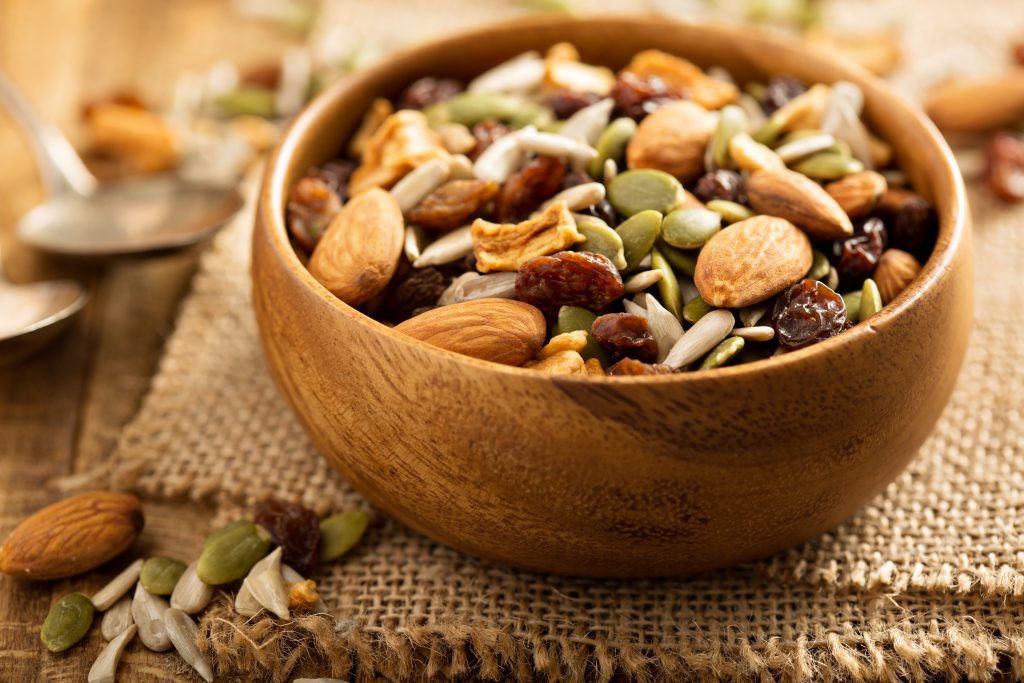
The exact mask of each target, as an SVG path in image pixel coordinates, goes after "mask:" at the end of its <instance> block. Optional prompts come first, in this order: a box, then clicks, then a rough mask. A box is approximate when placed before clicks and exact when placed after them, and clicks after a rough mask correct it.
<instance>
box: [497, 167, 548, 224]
mask: <svg viewBox="0 0 1024 683" xmlns="http://www.w3.org/2000/svg"><path fill="white" fill-rule="evenodd" d="M563 178H565V162H564V161H563V160H561V159H558V158H556V157H544V156H541V157H537V158H536V159H534V160H533V161H531V162H530V163H528V164H526V166H523V167H522V168H521V169H519V170H518V171H516V172H515V173H513V174H512V175H511V176H510V177H509V179H508V180H506V181H505V184H504V185H502V186H501V190H500V191H499V192H498V196H497V197H495V198H494V214H495V217H496V218H497V219H498V222H500V223H518V222H519V221H522V220H524V219H526V218H528V217H529V215H530V214H531V213H533V211H534V210H535V209H536V208H537V207H538V206H540V204H541V202H543V201H544V200H545V199H550V198H551V197H553V196H554V195H555V194H556V193H557V192H558V191H559V190H560V189H561V188H562V179H563Z"/></svg>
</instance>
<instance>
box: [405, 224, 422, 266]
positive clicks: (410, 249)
mask: <svg viewBox="0 0 1024 683" xmlns="http://www.w3.org/2000/svg"><path fill="white" fill-rule="evenodd" d="M426 241H427V233H426V232H425V231H424V230H423V228H421V227H419V226H418V225H409V226H406V228H405V258H407V259H409V262H410V263H414V262H415V261H416V259H418V258H419V257H420V254H421V253H422V251H423V245H424V243H426Z"/></svg>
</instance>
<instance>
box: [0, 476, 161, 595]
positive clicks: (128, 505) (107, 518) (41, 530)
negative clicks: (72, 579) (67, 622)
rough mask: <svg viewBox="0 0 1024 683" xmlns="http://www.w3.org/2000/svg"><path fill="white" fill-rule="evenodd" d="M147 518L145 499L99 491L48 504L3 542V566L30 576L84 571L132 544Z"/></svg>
mask: <svg viewBox="0 0 1024 683" xmlns="http://www.w3.org/2000/svg"><path fill="white" fill-rule="evenodd" d="M143 523H144V520H143V516H142V505H141V504H140V503H139V499H138V498H136V497H135V496H133V495H130V494H127V493H114V492H112V491H93V492H92V493H83V494H81V495H78V496H74V497H73V498H68V499H67V500H62V501H61V502H59V503H54V504H53V505H48V506H47V507H44V508H43V509H42V510H39V511H38V512H36V513H35V514H34V515H32V516H31V517H29V518H28V519H26V520H25V521H23V522H22V523H21V524H19V525H18V526H17V527H16V528H15V529H14V531H12V532H11V535H10V536H8V537H7V540H6V541H5V542H4V545H3V547H0V571H2V572H3V573H5V574H10V575H11V576H16V577H19V578H25V579H59V578H64V577H67V576H75V575H76V574H82V573H83V572H87V571H89V570H90V569H94V568H96V567H98V566H100V565H101V564H103V563H104V562H106V561H107V560H111V559H113V558H114V557H117V556H118V555H120V554H121V553H122V552H124V551H125V550H127V549H128V547H129V546H131V544H132V543H134V542H135V539H136V538H137V537H138V535H139V532H140V531H142V525H143Z"/></svg>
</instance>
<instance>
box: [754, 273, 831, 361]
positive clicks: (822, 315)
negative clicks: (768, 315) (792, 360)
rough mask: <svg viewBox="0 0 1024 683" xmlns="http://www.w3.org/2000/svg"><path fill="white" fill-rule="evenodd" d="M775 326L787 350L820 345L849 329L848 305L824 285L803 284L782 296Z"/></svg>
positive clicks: (780, 296) (778, 304)
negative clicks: (847, 318) (819, 343)
mask: <svg viewBox="0 0 1024 683" xmlns="http://www.w3.org/2000/svg"><path fill="white" fill-rule="evenodd" d="M772 326H773V327H774V328H775V330H776V332H777V334H778V338H779V344H780V345H781V346H782V348H784V349H789V350H792V349H800V348H803V347H805V346H810V345H811V344H817V343H818V342H820V341H824V340H826V339H829V338H830V337H834V336H836V335H837V334H839V333H840V332H842V331H843V330H845V329H846V327H847V320H846V303H845V302H844V301H843V298H842V297H841V296H839V295H838V294H836V293H835V292H833V291H832V290H831V289H829V288H828V287H826V286H825V284H824V283H821V282H818V281H816V280H803V281H802V282H798V283H796V284H795V285H793V286H792V287H790V288H789V289H787V290H786V291H784V292H783V293H782V294H781V295H779V298H778V300H777V301H776V302H775V310H774V312H773V313H772Z"/></svg>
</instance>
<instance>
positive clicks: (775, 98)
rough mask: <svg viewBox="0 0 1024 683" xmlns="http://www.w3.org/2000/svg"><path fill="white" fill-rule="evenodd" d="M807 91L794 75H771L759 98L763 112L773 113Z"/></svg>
mask: <svg viewBox="0 0 1024 683" xmlns="http://www.w3.org/2000/svg"><path fill="white" fill-rule="evenodd" d="M805 92H807V86H806V85H804V82H803V81H801V80H800V79H799V78H797V77H796V76H790V75H788V74H780V75H777V76H772V77H771V79H770V80H769V81H768V85H767V87H765V90H764V96H763V97H762V98H761V106H762V107H763V108H764V113H765V114H773V113H774V112H775V111H776V110H778V109H781V108H782V107H784V106H785V105H786V104H788V103H789V102H790V101H791V100H793V99H795V98H797V97H799V96H800V95H802V94H804V93H805Z"/></svg>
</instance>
